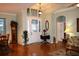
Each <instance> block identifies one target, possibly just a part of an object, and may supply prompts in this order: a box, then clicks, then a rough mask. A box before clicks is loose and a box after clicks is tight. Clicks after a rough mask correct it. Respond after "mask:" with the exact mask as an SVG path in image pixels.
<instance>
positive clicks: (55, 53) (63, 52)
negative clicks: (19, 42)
mask: <svg viewBox="0 0 79 59" xmlns="http://www.w3.org/2000/svg"><path fill="white" fill-rule="evenodd" d="M48 55H49V56H79V52H75V51H71V52H70V51H68V52H67V53H66V50H65V49H59V50H55V51H53V52H50V53H49V54H48Z"/></svg>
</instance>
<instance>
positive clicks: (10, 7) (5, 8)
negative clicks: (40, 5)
mask: <svg viewBox="0 0 79 59" xmlns="http://www.w3.org/2000/svg"><path fill="white" fill-rule="evenodd" d="M33 4H34V3H0V12H7V13H16V12H17V11H19V10H21V9H26V8H28V7H31V6H32V5H33Z"/></svg>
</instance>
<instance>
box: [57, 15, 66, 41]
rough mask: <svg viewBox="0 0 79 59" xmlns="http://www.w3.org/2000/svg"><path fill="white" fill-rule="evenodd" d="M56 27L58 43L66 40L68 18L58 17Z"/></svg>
mask: <svg viewBox="0 0 79 59" xmlns="http://www.w3.org/2000/svg"><path fill="white" fill-rule="evenodd" d="M56 25H57V28H56V29H57V31H56V37H57V42H59V41H62V40H63V39H64V33H65V29H66V17H65V16H59V17H57V19H56Z"/></svg>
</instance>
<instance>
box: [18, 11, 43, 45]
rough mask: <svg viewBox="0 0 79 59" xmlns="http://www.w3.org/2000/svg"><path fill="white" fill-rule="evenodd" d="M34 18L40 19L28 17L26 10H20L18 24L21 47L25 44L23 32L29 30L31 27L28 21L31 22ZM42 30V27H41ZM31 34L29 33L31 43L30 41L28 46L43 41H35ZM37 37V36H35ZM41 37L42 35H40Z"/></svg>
mask: <svg viewBox="0 0 79 59" xmlns="http://www.w3.org/2000/svg"><path fill="white" fill-rule="evenodd" d="M32 18H34V19H39V18H38V17H32V16H30V17H28V16H27V12H26V10H20V11H19V12H18V13H17V22H18V43H19V44H21V45H24V44H23V42H24V40H23V31H24V30H28V28H29V27H30V26H28V20H31V19H32ZM40 28H41V27H40ZM30 33H31V32H29V33H28V37H29V41H28V44H30V43H35V42H39V41H41V39H37V40H35V39H33V38H30V37H31V36H30ZM35 37H36V36H35ZM39 37H40V35H39Z"/></svg>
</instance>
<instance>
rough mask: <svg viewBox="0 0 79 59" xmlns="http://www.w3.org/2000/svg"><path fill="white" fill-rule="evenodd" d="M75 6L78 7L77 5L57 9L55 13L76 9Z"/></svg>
mask: <svg viewBox="0 0 79 59" xmlns="http://www.w3.org/2000/svg"><path fill="white" fill-rule="evenodd" d="M75 8H77V7H69V8H64V9H61V10H57V11H55V12H54V14H56V13H60V12H65V11H69V10H72V9H75Z"/></svg>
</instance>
